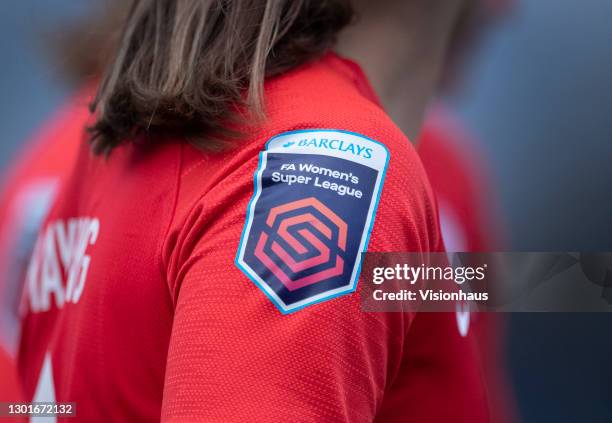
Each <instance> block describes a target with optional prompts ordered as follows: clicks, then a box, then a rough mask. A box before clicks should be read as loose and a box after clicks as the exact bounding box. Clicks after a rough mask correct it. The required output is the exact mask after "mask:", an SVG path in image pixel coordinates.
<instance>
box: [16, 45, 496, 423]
mask: <svg viewBox="0 0 612 423" xmlns="http://www.w3.org/2000/svg"><path fill="white" fill-rule="evenodd" d="M364 84H365V81H364V80H363V78H362V76H361V74H360V73H359V72H356V71H355V69H354V67H353V66H350V65H348V64H347V63H346V62H344V61H343V60H341V59H340V58H338V57H337V56H335V55H333V54H328V55H326V56H325V57H324V58H322V59H321V60H318V61H315V62H313V63H311V64H308V65H305V66H302V67H300V68H299V69H296V70H294V71H291V72H288V73H287V74H285V75H282V76H280V77H277V78H274V79H273V80H270V81H267V83H266V86H265V94H266V111H267V120H266V122H265V123H263V124H261V125H260V126H259V127H257V128H254V129H252V130H250V131H249V132H247V134H246V136H245V139H243V140H242V141H240V142H239V143H238V144H237V145H236V146H235V148H233V149H231V150H229V151H227V152H224V153H214V154H213V153H203V152H201V151H199V150H197V149H195V148H193V147H192V146H190V145H189V144H188V143H186V142H184V141H182V140H169V141H171V142H167V143H160V144H158V145H155V146H153V147H146V146H144V145H143V143H129V144H124V145H121V146H120V147H118V148H116V149H115V150H114V151H113V153H112V154H111V156H110V157H109V158H103V157H94V156H92V154H91V153H90V150H89V147H88V145H87V144H86V143H82V144H81V146H80V149H79V153H78V157H77V161H76V166H75V169H74V172H73V173H72V175H71V177H70V178H69V181H68V182H67V184H66V185H65V187H64V188H63V190H62V192H61V194H60V196H59V199H58V201H57V203H56V205H55V206H54V208H53V210H52V212H51V213H50V216H49V217H48V219H47V222H46V224H45V227H44V229H43V230H42V231H41V234H40V236H39V239H38V241H37V244H36V247H35V251H34V254H33V258H32V261H31V262H30V265H29V269H28V275H27V278H26V299H27V307H28V312H27V315H26V316H25V318H24V321H23V331H22V342H21V349H20V361H19V368H20V373H21V375H22V380H23V383H24V387H25V392H26V395H27V398H29V399H32V398H35V399H37V400H50V399H52V400H57V401H74V402H76V404H77V406H76V407H77V408H76V409H77V415H78V416H79V418H80V419H82V420H83V421H156V420H159V419H160V416H161V418H162V420H164V421H194V420H199V421H223V422H225V421H350V422H361V421H364V422H365V421H373V420H375V419H376V420H377V421H381V422H385V421H404V420H410V419H413V420H415V421H440V422H442V421H444V422H446V421H465V422H479V421H487V420H488V415H487V413H488V412H487V409H486V401H485V397H484V396H485V393H484V389H483V386H482V380H481V374H480V368H479V366H480V364H479V362H478V357H477V353H476V347H475V344H474V342H473V339H472V338H471V337H469V336H468V337H461V336H460V335H459V334H458V332H457V330H456V324H455V317H454V315H452V314H441V313H438V314H433V313H429V314H419V315H414V314H409V313H405V314H402V313H364V312H362V311H361V310H360V305H359V296H358V293H356V292H355V289H358V287H357V286H356V280H357V279H356V277H357V276H358V273H359V266H358V264H359V260H358V256H359V252H360V251H364V250H366V249H367V250H369V251H441V250H442V249H443V247H442V241H441V236H440V233H439V227H438V222H437V212H436V209H435V202H434V200H433V195H432V193H431V191H430V188H429V186H428V184H427V181H426V177H425V174H424V171H423V168H422V166H421V164H420V161H419V159H418V157H417V155H416V153H415V151H414V150H413V149H412V147H411V146H410V144H409V142H408V140H407V139H406V138H405V137H404V136H403V135H402V134H401V132H400V131H399V130H398V129H397V128H396V127H395V126H394V125H393V124H392V123H391V121H390V120H389V118H388V117H387V116H386V115H385V113H384V112H383V111H382V110H381V109H380V107H379V106H378V105H377V104H376V103H375V102H373V101H372V100H371V99H370V98H368V96H367V95H365V94H364V91H363V90H361V89H360V86H363V85H364Z"/></svg>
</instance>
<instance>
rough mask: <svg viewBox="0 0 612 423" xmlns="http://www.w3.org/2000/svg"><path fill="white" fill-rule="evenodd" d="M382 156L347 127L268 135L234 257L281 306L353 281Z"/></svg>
mask: <svg viewBox="0 0 612 423" xmlns="http://www.w3.org/2000/svg"><path fill="white" fill-rule="evenodd" d="M388 163H389V152H388V150H387V148H386V147H385V146H384V145H383V144H381V143H379V142H377V141H374V140H372V139H370V138H367V137H364V136H363V135H359V134H356V133H351V132H345V131H338V130H303V131H293V132H287V133H283V134H280V135H278V136H275V137H273V138H272V139H270V140H269V141H268V142H267V143H266V147H265V150H264V151H263V152H261V153H260V157H259V167H258V169H257V171H256V172H255V191H254V193H253V197H252V198H251V201H250V202H249V206H248V209H247V216H246V222H245V225H244V229H243V232H242V238H241V240H240V246H239V248H238V254H237V257H236V265H237V266H238V267H239V268H240V269H241V270H242V271H243V272H244V273H245V274H246V275H247V276H248V277H249V278H250V279H251V280H252V281H253V282H254V283H255V284H257V286H258V287H259V288H261V289H262V290H263V291H264V293H265V294H266V295H267V296H268V297H269V298H270V299H271V300H272V301H273V302H274V304H275V305H276V306H277V307H278V308H279V309H280V311H281V312H283V313H290V312H293V311H296V310H299V309H301V308H303V307H306V306H308V305H310V304H314V303H317V302H321V301H325V300H328V299H331V298H334V297H337V296H340V295H343V294H346V293H350V292H353V291H354V290H355V289H356V286H357V279H358V277H359V271H360V267H361V252H364V251H366V248H367V245H368V240H369V236H370V232H371V231H372V226H373V225H374V217H375V215H376V208H377V206H378V201H379V199H380V194H381V190H382V185H383V181H384V177H385V172H386V169H387V165H388Z"/></svg>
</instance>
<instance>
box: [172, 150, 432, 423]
mask: <svg viewBox="0 0 612 423" xmlns="http://www.w3.org/2000/svg"><path fill="white" fill-rule="evenodd" d="M286 144H288V143H284V144H283V145H286ZM267 159H268V161H272V159H273V158H272V156H268V158H267ZM262 160H263V157H261V156H259V157H251V158H249V159H248V160H247V161H246V162H244V164H242V165H240V166H239V167H237V168H235V169H233V170H232V172H231V174H229V176H227V177H224V178H223V180H222V181H220V182H219V183H218V184H216V185H215V186H214V188H212V189H210V190H209V191H208V192H207V193H206V195H205V196H204V197H203V198H202V199H200V200H199V201H198V202H197V204H196V205H195V206H194V207H193V209H192V210H191V211H190V212H189V214H188V216H187V217H186V218H185V222H186V223H185V225H184V228H183V229H182V230H181V231H180V233H179V234H177V235H176V236H173V235H172V234H170V237H171V238H172V239H173V241H172V246H171V250H172V254H171V256H172V259H171V260H170V261H171V262H172V263H171V264H170V268H171V271H170V279H172V281H173V282H172V284H171V285H172V286H171V290H172V292H173V295H174V307H175V315H174V322H173V329H172V335H171V341H170V346H169V351H168V359H167V368H166V380H165V388H164V399H163V406H162V420H163V421H196V420H198V421H207V422H228V421H253V422H260V421H261V422H263V421H266V422H267V421H330V422H332V421H333V422H366V421H372V420H373V419H374V418H375V416H376V413H377V410H378V409H379V408H380V406H381V403H382V400H383V397H384V395H385V391H386V389H387V388H388V387H389V386H390V384H391V382H392V381H393V379H394V378H395V375H396V373H397V372H398V370H399V367H400V364H401V360H402V356H403V349H404V341H405V339H404V338H405V334H406V332H407V330H408V327H409V325H410V322H411V320H412V316H411V315H409V314H408V313H365V312H362V311H361V309H360V301H359V290H358V289H357V291H356V292H346V293H345V294H344V295H341V296H338V297H336V298H329V299H327V300H326V301H323V302H320V303H316V304H312V305H308V306H306V307H304V308H301V309H299V310H297V311H295V312H291V313H287V314H285V313H283V312H281V310H279V308H278V306H277V305H275V304H274V301H272V300H271V298H270V295H268V294H266V292H264V290H263V289H261V287H258V285H257V284H256V283H254V281H252V280H251V279H250V278H249V277H247V275H245V273H244V272H243V271H241V270H240V269H239V268H238V267H237V266H236V263H235V257H236V254H237V251H238V250H239V248H240V244H241V242H240V241H241V239H242V238H244V236H245V231H246V232H248V231H249V230H253V229H252V228H251V229H249V228H248V227H247V228H245V221H246V220H248V210H250V209H251V208H252V207H253V206H252V204H251V205H249V202H250V201H251V203H252V198H253V196H254V183H253V175H255V186H256V187H255V191H257V172H258V170H261V161H262ZM413 160H415V157H414V156H413V155H412V150H409V149H408V148H406V149H405V151H403V150H402V151H398V152H394V151H391V158H390V161H389V167H388V171H387V175H386V180H385V182H384V186H382V187H381V188H382V195H381V197H380V202H379V204H378V207H377V212H376V216H375V217H376V220H375V223H374V225H373V230H372V233H371V237H370V242H369V248H368V249H369V250H371V251H429V250H435V249H438V248H440V240H439V236H438V234H437V233H436V229H435V227H434V226H433V225H434V223H433V222H434V221H435V216H434V214H435V212H434V210H435V209H434V207H433V204H432V200H431V196H430V194H429V191H428V188H427V184H426V182H425V180H424V178H423V177H422V172H421V169H420V165H418V163H417V164H415V163H414V162H413ZM328 167H329V166H328ZM353 173H355V172H353ZM264 189H269V190H271V191H270V193H272V194H273V197H274V198H287V201H289V197H290V196H291V195H292V193H293V192H294V191H295V190H299V189H301V188H300V187H296V186H289V185H287V184H280V183H279V184H277V185H276V188H275V187H273V186H271V187H268V188H264ZM255 194H257V193H256V192H255ZM334 195H337V194H334ZM305 197H309V194H308V193H307V194H305ZM315 197H316V196H315ZM317 198H318V200H319V201H320V202H321V203H323V205H324V206H328V207H329V208H330V209H333V207H334V206H335V205H334V204H331V203H329V201H326V198H327V197H317ZM257 213H259V211H257ZM257 213H255V215H257ZM313 214H316V212H315V211H313ZM292 216H293V215H292ZM255 217H256V216H255ZM322 220H324V219H322ZM332 220H333V219H332ZM298 223H299V222H298ZM349 224H350V222H349ZM298 227H299V226H298ZM349 230H350V228H349ZM366 230H367V228H366ZM289 232H290V233H291V234H293V235H294V236H295V237H296V238H297V237H298V235H299V233H298V232H299V231H298V232H295V233H294V232H291V231H289ZM315 232H316V231H315ZM325 232H326V230H325V229H321V228H320V232H319V233H318V236H319V237H320V238H321V239H323V238H324V235H325ZM366 235H367V234H366ZM335 236H336V235H334V237H335ZM334 240H335V242H336V243H338V244H342V242H341V241H338V238H334ZM349 242H350V241H349ZM315 243H316V242H315ZM168 248H170V247H168Z"/></svg>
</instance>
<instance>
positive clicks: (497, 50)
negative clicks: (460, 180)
mask: <svg viewBox="0 0 612 423" xmlns="http://www.w3.org/2000/svg"><path fill="white" fill-rule="evenodd" d="M88 4H90V3H89V2H83V1H82V0H54V1H52V2H49V1H42V0H19V1H18V0H5V1H2V2H0V56H1V57H2V58H3V60H2V61H3V63H2V68H1V69H0V89H1V92H2V102H1V103H0V122H2V128H3V131H2V136H3V139H2V142H1V143H0V169H1V170H4V169H5V168H6V166H7V165H9V164H10V162H11V158H12V157H13V156H14V154H15V152H16V151H17V150H18V148H19V147H20V146H21V145H23V143H24V141H25V140H27V139H28V138H29V137H30V136H31V135H32V134H33V133H34V132H35V131H36V129H37V128H38V127H39V125H41V124H42V123H43V122H44V120H45V119H46V118H48V117H49V116H50V114H51V113H52V112H53V111H54V110H56V108H57V107H58V105H60V104H61V102H62V100H63V99H65V98H66V96H67V95H69V93H70V92H71V89H72V88H73V87H70V86H69V85H68V84H67V83H66V82H65V81H64V80H62V78H61V76H60V72H59V68H60V67H61V66H60V65H59V64H58V61H57V60H56V59H55V60H54V59H53V57H52V53H51V52H50V49H49V44H48V43H47V41H48V39H49V38H48V37H49V34H51V33H52V32H53V31H54V30H57V28H61V26H62V25H63V24H64V23H65V22H70V21H71V20H73V19H74V18H77V17H79V16H81V15H82V14H84V13H86V12H87V5H88ZM610 17H612V1H609V0H581V1H576V0H522V1H519V2H518V3H517V5H516V6H515V8H514V10H513V11H512V13H511V15H510V16H508V17H507V18H506V19H505V20H504V21H503V22H502V23H501V24H500V25H499V26H498V27H496V28H494V29H493V30H492V31H491V32H490V33H489V34H488V35H487V37H485V40H484V42H483V43H482V44H481V45H480V48H479V50H478V52H477V54H476V55H475V57H474V58H473V60H472V62H471V65H470V67H469V71H468V72H467V74H466V76H467V78H466V80H465V81H464V86H463V87H462V88H461V89H460V90H459V92H458V93H456V94H455V95H454V96H453V97H451V98H448V99H447V102H448V103H449V104H450V105H451V106H452V107H453V108H454V109H455V111H456V112H457V113H458V115H459V117H460V118H461V120H462V121H463V123H464V125H465V126H466V127H467V128H469V130H470V131H471V132H472V134H473V135H474V138H475V139H476V140H477V141H478V143H479V147H480V148H481V149H482V151H483V152H484V154H485V155H486V157H488V161H489V163H488V165H489V169H490V171H491V172H492V175H493V177H494V182H493V185H494V187H495V189H496V191H497V195H498V197H499V199H500V202H501V211H502V214H503V217H504V220H505V227H506V230H505V232H506V235H507V238H508V244H509V249H511V250H517V251H580V250H582V251H612V225H611V217H612V188H611V181H612V166H610V162H611V161H612V147H611V146H610V143H611V142H612V89H611V87H612V54H611V53H612V25H610ZM509 320H510V321H509V331H508V334H507V337H508V340H507V341H508V342H507V345H508V367H509V369H510V374H511V379H512V383H513V388H514V391H515V394H516V397H517V402H518V407H519V415H520V417H521V420H522V421H526V422H543V421H555V422H576V421H589V422H610V421H612V366H611V365H610V360H611V359H612V336H610V335H609V330H610V329H609V328H610V327H612V316H611V315H609V314H577V313H575V314H559V313H553V314H537V315H536V314H526V313H523V314H521V313H515V314H513V315H511V316H509Z"/></svg>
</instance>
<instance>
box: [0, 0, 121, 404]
mask: <svg viewBox="0 0 612 423" xmlns="http://www.w3.org/2000/svg"><path fill="white" fill-rule="evenodd" d="M100 12H102V13H100V14H99V16H97V17H96V19H90V20H87V26H86V27H85V26H83V25H82V23H81V22H77V23H73V26H72V27H71V26H65V27H62V29H61V32H59V31H58V32H55V33H53V34H51V39H50V40H51V42H52V44H51V45H48V47H49V49H48V50H49V51H52V52H54V53H55V55H54V57H53V58H52V59H53V60H56V61H57V62H58V63H59V64H61V71H62V77H64V78H66V79H67V80H68V81H69V82H70V83H71V84H72V85H73V86H75V87H76V90H75V91H76V92H75V94H74V95H73V96H72V98H70V99H69V100H68V101H67V102H66V104H65V105H64V106H63V107H61V110H59V111H57V112H56V113H55V114H54V116H52V117H51V118H50V119H49V120H48V122H47V123H46V124H45V125H43V127H42V128H41V129H39V130H38V131H37V133H36V135H35V136H34V137H33V138H32V139H31V140H28V141H27V142H26V143H24V145H23V146H22V147H21V149H20V150H19V152H18V154H17V156H16V157H15V158H14V159H13V160H12V164H11V165H10V167H9V168H8V169H7V170H5V171H4V175H3V181H2V189H1V191H0V268H1V269H2V271H1V272H0V369H1V371H0V375H3V377H2V379H1V380H0V401H9V400H10V401H17V400H20V399H22V396H21V389H20V387H19V385H18V384H17V375H16V357H17V353H18V340H19V333H20V316H19V313H20V306H22V304H20V302H21V299H22V292H23V288H24V282H23V281H24V280H25V274H26V268H27V264H28V262H29V259H30V256H31V253H32V249H33V247H34V243H35V241H36V237H37V235H38V231H39V229H40V225H41V224H42V223H43V221H44V219H45V217H46V215H47V213H48V211H49V209H50V207H51V204H52V203H53V200H54V198H55V196H56V194H57V193H58V191H59V190H60V187H61V186H62V185H63V183H64V181H65V180H66V178H67V177H68V175H69V173H70V171H71V170H72V167H73V165H74V160H75V158H76V154H77V151H78V148H79V145H80V144H81V143H82V142H86V137H85V134H84V133H83V127H84V125H85V124H86V121H87V119H88V118H89V116H90V113H89V111H88V106H89V104H90V103H91V101H92V100H93V94H94V93H95V85H96V83H97V80H98V78H99V75H100V72H101V69H102V67H103V66H104V63H106V62H107V61H108V60H109V55H110V51H111V49H112V46H113V44H114V42H115V41H116V38H117V31H118V26H119V21H120V19H122V18H124V16H125V14H126V13H127V6H126V3H125V2H113V6H112V7H106V8H104V9H103V10H101V11H100Z"/></svg>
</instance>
